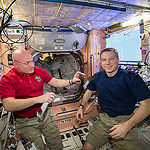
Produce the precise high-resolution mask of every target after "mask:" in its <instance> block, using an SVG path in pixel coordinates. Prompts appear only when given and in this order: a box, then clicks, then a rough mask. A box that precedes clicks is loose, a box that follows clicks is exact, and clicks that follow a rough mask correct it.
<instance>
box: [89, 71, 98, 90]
mask: <svg viewBox="0 0 150 150" xmlns="http://www.w3.org/2000/svg"><path fill="white" fill-rule="evenodd" d="M97 75H98V74H95V75H94V76H93V80H91V81H90V82H89V84H88V85H87V89H89V90H91V91H96V81H97Z"/></svg>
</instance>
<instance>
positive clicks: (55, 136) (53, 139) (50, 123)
mask: <svg viewBox="0 0 150 150" xmlns="http://www.w3.org/2000/svg"><path fill="white" fill-rule="evenodd" d="M41 132H42V134H43V135H44V137H45V141H46V144H47V147H48V148H49V149H51V150H62V149H63V144H62V139H61V136H60V132H59V129H58V127H57V124H56V122H55V120H54V116H53V114H52V113H51V112H50V110H49V109H47V110H46V112H45V114H44V118H43V122H42V127H41Z"/></svg>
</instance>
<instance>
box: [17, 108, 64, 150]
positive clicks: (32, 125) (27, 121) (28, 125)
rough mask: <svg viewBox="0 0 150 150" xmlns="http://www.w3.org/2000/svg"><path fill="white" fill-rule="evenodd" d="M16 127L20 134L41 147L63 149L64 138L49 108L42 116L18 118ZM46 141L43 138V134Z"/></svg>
mask: <svg viewBox="0 0 150 150" xmlns="http://www.w3.org/2000/svg"><path fill="white" fill-rule="evenodd" d="M16 128H17V132H18V134H19V135H20V136H21V137H22V138H23V139H25V140H26V142H28V141H30V142H31V143H34V145H35V146H36V147H37V148H38V149H40V150H45V149H46V147H47V148H49V149H50V150H62V149H63V145H62V140H61V136H60V132H59V129H58V127H57V125H56V122H55V120H54V116H53V114H52V113H51V112H50V110H49V109H47V110H46V112H45V113H44V116H43V117H42V118H39V117H33V118H16ZM42 135H43V136H44V138H45V139H44V140H45V142H46V145H47V146H45V142H44V140H43V136H42Z"/></svg>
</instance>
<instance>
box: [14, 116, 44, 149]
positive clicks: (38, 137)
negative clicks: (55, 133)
mask: <svg viewBox="0 0 150 150" xmlns="http://www.w3.org/2000/svg"><path fill="white" fill-rule="evenodd" d="M39 126H40V123H39V121H38V118H37V117H34V118H17V119H16V128H17V132H18V134H19V135H20V136H21V138H23V139H24V140H26V142H31V143H34V145H35V146H36V147H37V148H38V149H40V150H45V148H46V146H45V144H44V141H43V138H42V133H41V131H40V127H39Z"/></svg>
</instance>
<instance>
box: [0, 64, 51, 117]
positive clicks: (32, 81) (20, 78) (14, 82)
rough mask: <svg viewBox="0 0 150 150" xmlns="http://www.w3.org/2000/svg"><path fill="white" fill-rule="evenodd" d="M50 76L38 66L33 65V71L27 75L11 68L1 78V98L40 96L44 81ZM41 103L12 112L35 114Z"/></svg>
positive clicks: (24, 114)
mask: <svg viewBox="0 0 150 150" xmlns="http://www.w3.org/2000/svg"><path fill="white" fill-rule="evenodd" d="M52 78H53V77H52V76H51V75H50V74H49V73H48V72H47V71H46V70H44V69H41V68H39V67H34V73H32V74H29V75H27V74H23V73H21V72H19V71H18V70H17V69H16V68H13V69H11V70H10V71H9V72H8V73H7V74H6V75H3V77H2V78H1V82H0V96H1V99H4V98H7V97H14V98H16V99H26V98H32V97H37V96H40V95H42V94H43V84H44V82H45V83H48V82H49V81H50V80H51V79H52ZM41 105H42V104H36V105H33V106H31V107H29V108H27V109H24V110H21V111H16V112H14V113H15V114H16V115H18V116H21V117H31V116H35V115H36V113H37V111H41V108H40V107H41Z"/></svg>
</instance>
